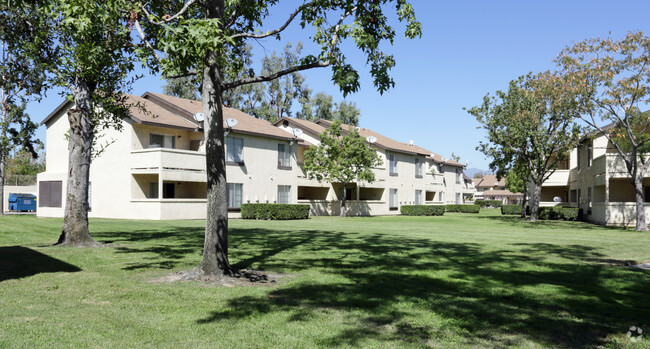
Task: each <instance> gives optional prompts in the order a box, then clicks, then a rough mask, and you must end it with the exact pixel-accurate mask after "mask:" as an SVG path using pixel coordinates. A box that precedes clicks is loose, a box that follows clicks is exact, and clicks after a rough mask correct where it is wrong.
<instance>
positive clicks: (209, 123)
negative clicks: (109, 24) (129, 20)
mask: <svg viewBox="0 0 650 349" xmlns="http://www.w3.org/2000/svg"><path fill="white" fill-rule="evenodd" d="M277 4H278V1H277V0H261V1H255V2H251V1H247V2H241V1H224V0H209V1H201V2H199V1H195V0H188V1H186V2H173V3H169V2H168V1H159V0H158V1H151V2H146V3H145V4H144V5H142V7H141V8H140V10H139V11H140V12H139V13H138V16H137V17H136V21H135V24H136V28H137V29H138V30H139V32H140V37H141V38H142V39H143V42H144V45H145V47H146V48H147V49H148V53H149V57H156V60H157V61H158V64H154V68H159V69H160V70H161V71H162V73H163V75H165V76H186V75H194V74H196V75H198V76H199V77H200V79H201V81H202V85H201V86H202V96H203V106H204V113H205V115H206V119H205V121H204V124H205V133H204V134H205V140H206V169H207V171H206V172H207V215H206V216H207V217H208V218H207V221H206V228H205V229H206V233H205V241H204V250H203V259H202V261H201V264H200V265H199V267H198V268H197V269H196V275H197V276H207V277H219V276H223V275H224V274H232V272H233V270H232V268H231V266H230V263H229V261H228V207H227V192H226V168H225V155H224V127H223V102H224V92H225V91H228V90H232V89H235V88H237V87H239V86H244V85H248V84H254V83H259V82H268V81H273V80H276V79H278V78H281V77H284V76H287V75H290V74H293V73H296V72H300V71H303V70H307V69H315V68H324V67H331V69H332V81H333V82H334V83H335V84H336V85H338V86H339V88H340V89H341V90H342V91H343V93H344V95H347V94H349V93H351V92H356V91H357V90H358V88H359V74H358V72H357V71H356V70H355V69H354V68H353V67H352V65H351V64H349V63H348V62H347V60H346V56H345V55H344V54H343V51H342V49H341V43H342V42H343V41H344V40H350V41H351V42H354V44H355V45H356V46H357V48H359V49H360V51H361V52H363V54H364V55H365V57H366V59H367V63H368V65H369V66H370V73H371V75H372V77H373V82H374V85H375V87H376V88H377V89H378V90H379V92H384V91H386V90H387V89H388V88H391V87H393V86H394V81H393V80H392V79H391V78H390V75H389V70H390V69H391V68H392V67H393V66H394V65H395V60H394V58H393V56H391V55H387V54H385V53H384V52H383V51H382V50H381V48H383V47H386V46H385V45H383V43H385V42H388V43H392V42H393V39H394V37H395V35H396V33H395V30H394V29H393V28H392V27H391V26H390V25H389V24H388V18H387V17H386V15H385V13H384V11H385V9H387V8H388V7H387V6H388V5H394V6H395V9H396V12H397V17H398V19H399V20H400V21H406V22H407V25H406V32H405V35H406V36H407V37H408V38H416V37H418V36H420V35H421V25H420V23H419V22H417V20H416V19H415V14H414V11H413V7H412V6H411V5H410V4H409V3H408V2H407V1H406V0H375V1H372V2H368V1H365V0H363V1H362V0H340V1H330V0H313V1H306V2H303V3H302V4H300V5H298V6H297V8H296V9H295V10H294V11H292V12H291V13H290V14H288V15H287V16H286V20H285V21H282V24H280V25H279V27H277V28H275V29H270V30H269V29H267V28H265V27H266V26H267V21H268V20H269V15H270V13H273V14H274V18H277V17H278V16H279V13H281V10H278V9H277V6H274V5H277ZM294 22H298V23H299V24H300V26H301V27H302V28H303V31H302V32H303V33H305V35H306V36H309V38H310V39H311V40H312V41H313V42H314V44H315V46H316V47H317V48H318V49H316V50H315V51H314V52H311V53H309V54H304V55H301V56H300V57H298V58H297V59H296V60H295V61H293V62H292V64H291V65H290V66H287V67H286V68H283V69H281V70H279V71H274V72H268V73H260V74H257V73H255V72H249V73H252V74H247V75H248V76H247V77H238V78H235V79H233V80H229V79H227V77H229V76H233V74H230V73H231V72H236V71H240V69H241V67H242V66H243V64H244V60H243V58H242V55H241V52H242V51H243V50H244V48H245V47H246V45H247V43H249V42H250V41H251V40H259V39H264V38H273V37H275V38H277V39H280V38H281V35H282V34H283V33H284V32H285V30H286V29H287V28H288V27H289V26H290V25H291V24H292V23H294ZM306 28H311V29H312V31H311V33H309V30H308V29H306ZM153 63H155V62H153Z"/></svg>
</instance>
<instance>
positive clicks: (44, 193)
mask: <svg viewBox="0 0 650 349" xmlns="http://www.w3.org/2000/svg"><path fill="white" fill-rule="evenodd" d="M62 187H63V182H62V181H41V182H38V207H61V193H62V189H61V188H62Z"/></svg>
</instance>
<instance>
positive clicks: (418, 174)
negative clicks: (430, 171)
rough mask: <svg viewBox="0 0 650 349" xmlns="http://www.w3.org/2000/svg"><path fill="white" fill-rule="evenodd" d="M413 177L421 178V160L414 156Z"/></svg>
mask: <svg viewBox="0 0 650 349" xmlns="http://www.w3.org/2000/svg"><path fill="white" fill-rule="evenodd" d="M415 178H422V162H421V161H420V158H417V157H416V158H415Z"/></svg>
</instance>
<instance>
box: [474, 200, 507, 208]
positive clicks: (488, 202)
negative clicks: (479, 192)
mask: <svg viewBox="0 0 650 349" xmlns="http://www.w3.org/2000/svg"><path fill="white" fill-rule="evenodd" d="M474 205H479V206H481V207H494V208H499V207H501V205H502V202H501V200H483V199H477V200H476V201H474Z"/></svg>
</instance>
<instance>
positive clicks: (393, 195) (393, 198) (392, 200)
mask: <svg viewBox="0 0 650 349" xmlns="http://www.w3.org/2000/svg"><path fill="white" fill-rule="evenodd" d="M388 194H389V195H388V208H390V209H396V208H397V207H398V203H397V189H390V190H389V191H388Z"/></svg>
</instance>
